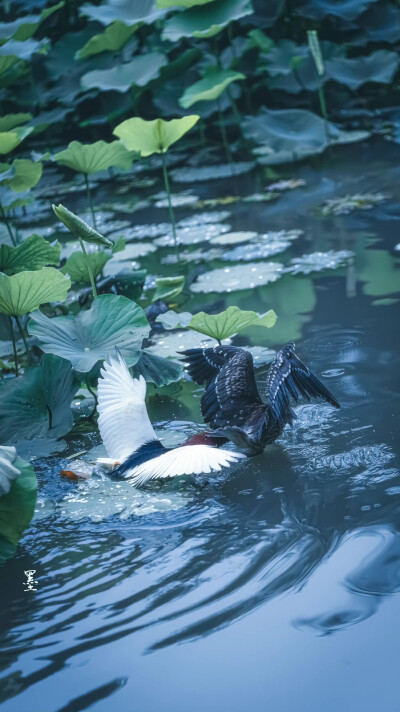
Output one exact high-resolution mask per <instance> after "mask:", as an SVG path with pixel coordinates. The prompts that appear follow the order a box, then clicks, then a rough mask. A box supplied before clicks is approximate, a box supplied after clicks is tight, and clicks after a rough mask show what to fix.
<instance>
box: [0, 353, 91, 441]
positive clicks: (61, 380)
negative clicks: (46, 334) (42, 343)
mask: <svg viewBox="0 0 400 712" xmlns="http://www.w3.org/2000/svg"><path fill="white" fill-rule="evenodd" d="M78 388H79V381H78V380H77V379H76V378H75V377H74V375H73V372H72V368H71V364H70V363H69V362H68V361H66V360H65V359H64V358H59V357H58V356H53V355H52V354H44V355H43V356H42V359H41V361H40V364H39V366H35V367H33V368H29V369H27V370H26V371H25V373H24V375H23V376H21V378H19V379H18V380H17V381H16V382H12V381H7V383H5V384H4V385H3V386H1V388H0V392H1V395H2V397H1V405H0V441H1V442H9V441H10V440H11V441H13V442H16V441H18V440H20V439H23V438H27V439H29V440H30V439H32V438H36V437H49V438H59V437H61V436H62V435H65V434H66V433H68V432H69V431H70V430H71V428H72V426H73V423H74V421H73V417H72V412H71V401H72V398H73V397H74V395H75V393H76V392H77V390H78ZM10 433H11V437H10Z"/></svg>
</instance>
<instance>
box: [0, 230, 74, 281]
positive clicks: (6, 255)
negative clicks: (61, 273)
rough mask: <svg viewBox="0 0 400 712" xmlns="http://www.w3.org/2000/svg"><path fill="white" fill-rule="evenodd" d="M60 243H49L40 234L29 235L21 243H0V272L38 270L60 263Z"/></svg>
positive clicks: (14, 272)
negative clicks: (14, 245) (15, 244)
mask: <svg viewBox="0 0 400 712" xmlns="http://www.w3.org/2000/svg"><path fill="white" fill-rule="evenodd" d="M60 253H61V245H60V243H59V242H55V243H54V245H51V244H50V243H49V242H48V241H47V240H45V238H44V237H41V236H40V235H31V236H30V237H28V238H27V239H26V240H25V241H24V242H23V243H22V244H21V245H18V246H17V247H10V246H8V245H4V244H1V245H0V272H4V274H7V275H12V274H17V272H23V271H24V270H31V271H33V270H38V269H42V267H46V266H48V265H52V266H55V267H57V266H58V265H59V264H60Z"/></svg>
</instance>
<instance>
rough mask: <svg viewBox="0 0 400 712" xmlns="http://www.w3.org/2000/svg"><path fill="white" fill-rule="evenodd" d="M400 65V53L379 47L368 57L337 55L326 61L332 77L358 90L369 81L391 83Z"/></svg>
mask: <svg viewBox="0 0 400 712" xmlns="http://www.w3.org/2000/svg"><path fill="white" fill-rule="evenodd" d="M398 66H399V55H398V54H397V52H390V51H389V50H387V49H378V50H377V51H376V52H372V53H371V54H370V55H368V56H367V57H355V58H354V59H346V57H335V58H334V59H331V60H329V61H327V62H326V71H327V74H328V76H329V77H330V79H334V80H335V81H337V82H339V83H340V84H345V85H346V86H347V87H349V89H351V90H352V91H356V90H357V89H359V87H361V86H362V85H363V84H366V83H367V82H378V83H379V82H381V83H383V84H390V82H391V81H392V79H393V77H394V75H395V73H396V72H397V69H398Z"/></svg>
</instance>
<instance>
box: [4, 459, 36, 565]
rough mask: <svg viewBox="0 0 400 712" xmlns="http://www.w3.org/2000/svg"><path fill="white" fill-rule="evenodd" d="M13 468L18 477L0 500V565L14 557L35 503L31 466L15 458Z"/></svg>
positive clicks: (34, 475)
mask: <svg viewBox="0 0 400 712" xmlns="http://www.w3.org/2000/svg"><path fill="white" fill-rule="evenodd" d="M4 449H5V448H2V450H4ZM7 449H11V448H7ZM12 449H14V448H12ZM13 467H14V469H16V470H17V472H18V477H17V479H16V480H15V481H14V482H13V484H12V487H11V489H10V491H9V492H8V493H7V494H6V495H4V496H3V497H1V499H0V563H3V562H4V561H6V560H7V559H9V558H10V557H11V556H13V555H14V553H15V551H16V548H17V545H18V542H19V540H20V538H21V536H22V533H23V531H24V529H26V528H27V527H28V525H29V523H30V521H31V519H32V517H33V513H34V509H35V502H36V490H37V479H36V474H35V471H34V469H33V467H32V465H30V464H29V462H26V461H25V460H22V459H21V458H20V457H18V456H16V457H15V459H14V462H13Z"/></svg>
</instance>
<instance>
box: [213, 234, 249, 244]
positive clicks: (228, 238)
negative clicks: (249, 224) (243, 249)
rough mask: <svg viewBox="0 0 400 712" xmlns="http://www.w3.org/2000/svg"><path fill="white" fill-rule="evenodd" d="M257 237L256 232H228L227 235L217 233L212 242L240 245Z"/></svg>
mask: <svg viewBox="0 0 400 712" xmlns="http://www.w3.org/2000/svg"><path fill="white" fill-rule="evenodd" d="M255 237H257V233H256V232H250V231H247V232H227V233H225V235H217V237H213V238H212V239H211V240H210V242H211V244H212V245H224V246H225V245H238V244H240V243H241V242H249V240H253V239H254V238H255Z"/></svg>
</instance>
